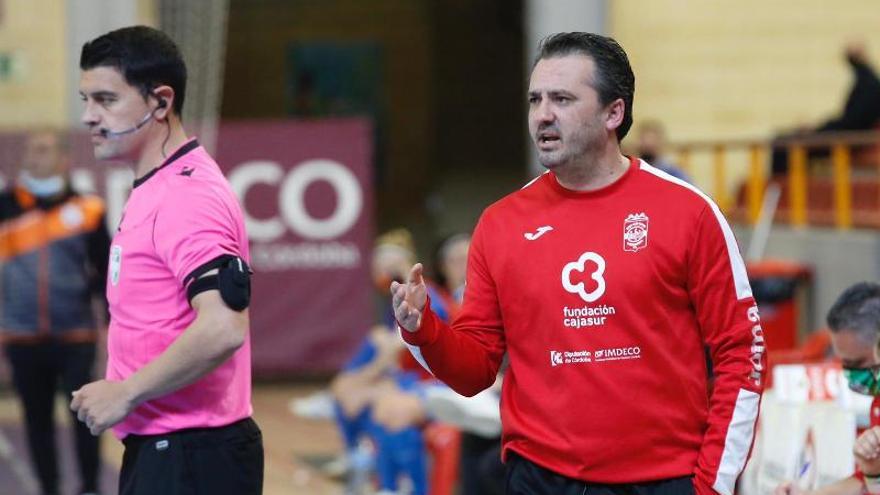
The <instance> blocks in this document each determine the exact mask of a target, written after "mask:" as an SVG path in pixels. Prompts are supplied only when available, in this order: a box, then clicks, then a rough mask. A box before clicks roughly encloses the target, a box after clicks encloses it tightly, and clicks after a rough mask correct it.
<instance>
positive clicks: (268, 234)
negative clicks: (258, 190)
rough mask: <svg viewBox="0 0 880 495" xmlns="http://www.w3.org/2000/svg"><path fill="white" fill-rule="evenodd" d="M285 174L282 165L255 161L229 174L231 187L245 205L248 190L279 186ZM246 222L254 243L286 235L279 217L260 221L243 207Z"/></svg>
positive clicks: (269, 240)
mask: <svg viewBox="0 0 880 495" xmlns="http://www.w3.org/2000/svg"><path fill="white" fill-rule="evenodd" d="M283 174H284V171H283V169H282V168H281V165H279V164H278V163H276V162H271V161H266V160H254V161H251V162H245V163H242V164H241V165H239V166H238V167H236V168H235V170H233V171H232V173H231V174H229V185H230V187H232V191H233V192H234V193H235V195H236V196H237V197H238V200H239V201H240V202H241V203H242V205H244V198H245V196H246V195H247V192H248V189H250V188H251V186H253V185H254V184H260V183H262V184H277V183H278V181H280V180H281V176H282V175H283ZM242 213H243V214H244V221H245V224H246V226H247V231H248V237H250V239H251V241H254V242H272V241H274V240H275V239H278V238H279V237H281V236H282V235H284V224H282V223H281V221H280V220H279V219H278V217H272V218H270V219H267V220H259V219H256V218H254V217H252V216H251V215H250V214H249V213H248V211H247V209H246V208H244V206H242Z"/></svg>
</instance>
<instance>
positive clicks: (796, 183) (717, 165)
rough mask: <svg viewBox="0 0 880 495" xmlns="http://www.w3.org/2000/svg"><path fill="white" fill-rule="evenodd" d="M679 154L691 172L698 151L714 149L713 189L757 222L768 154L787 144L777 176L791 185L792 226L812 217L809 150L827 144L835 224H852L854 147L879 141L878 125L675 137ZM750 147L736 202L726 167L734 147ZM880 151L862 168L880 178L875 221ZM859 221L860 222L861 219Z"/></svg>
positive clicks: (723, 202)
mask: <svg viewBox="0 0 880 495" xmlns="http://www.w3.org/2000/svg"><path fill="white" fill-rule="evenodd" d="M670 147H671V148H672V150H673V151H674V154H675V155H677V157H678V160H679V161H678V164H679V165H680V166H681V168H682V169H683V170H684V171H685V172H687V173H688V174H690V175H692V176H693V175H694V174H693V172H694V159H693V158H694V155H695V154H698V153H700V154H705V153H709V154H711V159H710V161H711V167H712V181H711V189H710V191H709V192H710V194H712V196H713V199H714V200H715V202H716V203H717V204H718V206H719V207H720V208H721V209H722V210H723V211H725V212H726V213H728V212H731V210H732V209H734V207H735V206H738V209H739V210H744V211H739V212H738V213H741V214H743V216H744V217H745V219H746V220H747V221H748V222H749V223H751V224H754V223H755V222H757V220H758V216H759V213H760V210H761V204H762V201H763V197H764V192H765V190H766V187H767V182H768V176H769V175H770V174H769V173H768V169H769V162H770V160H769V157H770V153H771V152H772V150H774V149H777V148H787V149H788V153H787V173H786V174H785V176H784V177H774V178H773V180H777V181H781V182H782V184H781V185H782V186H783V187H784V188H785V189H786V190H787V208H786V212H787V220H788V223H789V224H790V225H792V226H794V227H805V226H807V225H808V224H809V223H810V205H809V199H810V198H809V186H810V180H811V173H810V168H811V167H810V163H809V161H810V156H809V155H810V151H821V150H825V151H826V152H828V154H829V157H830V166H831V174H830V179H831V190H832V208H831V209H832V210H833V211H832V217H833V222H832V223H833V225H834V226H836V227H837V228H839V229H850V228H852V227H853V226H854V221H853V218H854V217H853V183H852V177H853V149H855V148H865V147H878V149H880V131H859V132H827V133H821V134H811V135H804V136H794V137H787V138H782V139H777V140H775V141H773V142H769V141H767V140H756V139H739V140H728V141H694V142H684V143H675V144H674V145H672V146H670ZM742 152H747V156H748V174H747V178H746V181H745V184H744V187H743V189H744V196H745V198H744V202H743V203H744V204H742V205H737V203H736V202H735V200H734V198H731V195H730V191H729V187H728V186H729V182H728V176H729V174H728V172H729V171H730V168H729V167H731V166H732V164H731V163H730V160H729V157H730V155H731V154H733V153H742ZM878 158H880V153H878V154H877V157H875V158H874V159H873V160H870V163H869V164H867V165H860V170H862V171H864V170H865V168H867V169H868V170H869V171H870V174H869V178H868V180H869V181H873V182H875V183H876V184H877V191H878V193H877V194H878V197H877V203H878V209H877V211H876V212H868V213H869V214H871V213H876V216H877V221H876V222H868V223H877V224H880V159H878ZM860 223H861V222H860Z"/></svg>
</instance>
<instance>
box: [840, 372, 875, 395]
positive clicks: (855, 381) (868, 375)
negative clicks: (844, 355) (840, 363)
mask: <svg viewBox="0 0 880 495" xmlns="http://www.w3.org/2000/svg"><path fill="white" fill-rule="evenodd" d="M878 375H880V366H872V367H870V368H844V369H843V376H845V377H846V381H847V384H848V385H849V388H850V390H852V391H853V392H856V393H858V394H862V395H870V396H874V397H876V396H878V395H880V378H878Z"/></svg>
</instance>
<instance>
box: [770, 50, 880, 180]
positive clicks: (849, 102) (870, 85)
mask: <svg viewBox="0 0 880 495" xmlns="http://www.w3.org/2000/svg"><path fill="white" fill-rule="evenodd" d="M844 53H845V55H846V60H847V62H849V65H850V68H851V69H852V71H853V77H854V81H853V85H852V89H850V92H849V96H848V97H847V99H846V103H845V104H844V106H843V111H842V112H841V114H840V115H839V116H838V117H835V118H833V119H830V120H828V121H827V122H825V123H824V124H822V125H820V126H818V127H816V128H815V129H811V128H802V129H798V130H796V131H794V132H791V133H787V134H782V135H780V136H777V137H776V140H777V141H778V140H781V139H791V138H797V137H805V138H806V137H810V136H814V135H817V134H821V133H823V132H839V131H867V130H870V129H875V128H877V126H878V125H880V78H878V77H877V73H876V72H874V68H873V67H871V64H870V62H869V60H868V55H867V52H866V50H865V45H864V43H861V42H854V43H850V44H849V45H847V47H846V50H845V52H844ZM779 144H780V143H778V142H777V143H775V147H774V148H773V158H772V169H773V175H783V174H785V173H786V172H787V171H788V149H787V148H785V147H784V146H780V145H779ZM809 156H810V157H811V158H816V157H822V156H828V149H827V148H824V149H815V148H814V149H811V150H809Z"/></svg>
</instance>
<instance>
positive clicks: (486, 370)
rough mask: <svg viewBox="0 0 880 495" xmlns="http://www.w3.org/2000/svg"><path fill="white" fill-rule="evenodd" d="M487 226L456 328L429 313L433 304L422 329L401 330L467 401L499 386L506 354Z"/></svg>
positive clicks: (480, 231) (477, 239)
mask: <svg viewBox="0 0 880 495" xmlns="http://www.w3.org/2000/svg"><path fill="white" fill-rule="evenodd" d="M484 218H485V217H484ZM484 223H485V222H484V221H483V219H481V220H480V222H479V224H478V225H477V228H476V230H475V231H474V236H473V239H472V241H471V246H470V249H469V251H468V263H467V285H466V286H465V292H464V303H463V305H462V308H461V311H460V312H459V313H458V315H457V317H456V318H455V321H454V322H453V324H452V326H449V325H447V324H446V323H444V322H443V321H442V320H441V319H440V318H439V317H438V316H437V314H436V313H435V312H434V311H433V310H431V304H430V300H429V303H428V306H427V307H426V311H425V313H424V314H423V315H422V325H421V327H420V328H419V330H418V331H417V332H408V331H406V330H403V329H401V331H400V332H401V335H402V336H403V339H404V341H406V343H407V346H408V347H409V349H410V352H412V354H413V356H414V357H415V358H416V359H417V360H418V361H419V362H420V363H421V364H422V366H424V367H425V368H426V369H427V370H428V371H430V372H431V373H432V374H433V375H434V376H435V377H437V378H438V379H440V380H441V381H443V382H444V383H446V384H447V385H449V387H450V388H452V389H453V390H455V391H456V392H458V393H460V394H462V395H466V396H473V395H476V394H477V393H478V392H480V391H482V390H485V389H486V388H489V387H490V386H492V384H493V383H495V376H496V374H497V373H498V368H499V367H500V366H501V359H502V357H503V355H504V351H505V349H506V342H505V338H504V328H503V325H502V320H501V308H500V306H499V302H498V294H497V291H496V289H495V282H494V281H493V279H492V275H491V273H490V271H489V267H488V264H487V262H486V258H485V252H486V244H487V234H486V230H487V229H486V227H485V225H484Z"/></svg>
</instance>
